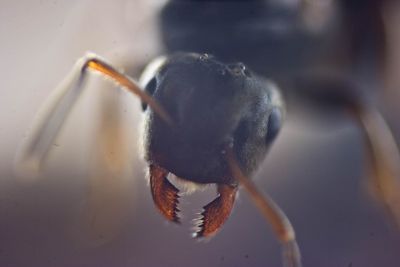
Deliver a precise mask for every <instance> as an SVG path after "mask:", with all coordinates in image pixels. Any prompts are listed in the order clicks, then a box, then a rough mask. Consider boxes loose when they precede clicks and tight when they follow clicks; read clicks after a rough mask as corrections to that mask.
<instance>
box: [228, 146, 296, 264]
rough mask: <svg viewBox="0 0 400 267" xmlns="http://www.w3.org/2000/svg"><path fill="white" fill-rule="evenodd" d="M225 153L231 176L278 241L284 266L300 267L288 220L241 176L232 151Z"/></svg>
mask: <svg viewBox="0 0 400 267" xmlns="http://www.w3.org/2000/svg"><path fill="white" fill-rule="evenodd" d="M226 151H227V153H226V155H227V161H228V164H229V167H230V168H231V172H232V175H233V176H234V178H235V179H236V180H237V181H238V182H239V183H240V185H242V186H243V188H244V189H245V190H246V191H247V193H248V194H249V195H250V198H251V200H252V201H253V203H254V204H255V205H256V207H257V208H258V209H259V211H260V212H261V214H262V215H263V216H264V217H265V219H266V221H267V222H268V223H269V224H270V225H271V226H272V229H273V230H274V232H275V234H276V236H277V239H278V240H279V241H280V243H281V246H282V252H283V262H284V266H285V267H300V266H301V256H300V250H299V247H298V245H297V242H296V237H295V233H294V229H293V226H292V225H291V223H290V221H289V219H288V218H287V217H286V215H285V213H283V211H282V210H281V209H280V208H279V207H278V206H277V205H276V204H275V202H274V201H273V200H272V199H271V198H270V197H269V196H267V195H265V194H263V193H261V192H260V191H259V190H258V189H257V187H256V185H255V184H254V183H253V182H252V181H251V180H250V179H248V178H247V177H246V176H245V175H244V174H243V172H242V170H241V169H240V167H239V164H238V163H237V160H236V158H235V155H234V153H233V151H232V149H231V148H230V147H227V148H226Z"/></svg>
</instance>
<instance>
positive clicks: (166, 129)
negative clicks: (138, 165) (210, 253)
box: [143, 53, 284, 236]
mask: <svg viewBox="0 0 400 267" xmlns="http://www.w3.org/2000/svg"><path fill="white" fill-rule="evenodd" d="M150 76H151V77H152V78H150V79H148V80H147V81H146V84H145V85H144V88H145V91H146V92H147V93H148V94H150V95H151V96H152V97H153V98H154V99H155V100H156V101H157V102H158V103H159V104H160V105H161V106H162V107H163V108H164V109H165V111H166V112H167V113H168V114H169V115H170V117H171V120H172V121H173V125H170V124H168V123H166V122H165V121H164V120H163V119H162V118H161V117H159V116H158V115H157V114H156V113H154V112H153V111H151V110H149V111H148V112H147V118H146V126H145V127H146V131H145V142H144V144H145V158H146V160H147V161H148V163H149V165H150V184H151V187H152V194H153V199H154V201H155V203H156V205H157V207H158V208H159V209H160V210H161V212H162V213H163V214H164V215H165V216H166V217H167V218H168V219H171V220H174V221H178V217H177V213H176V211H177V208H176V205H177V198H178V195H177V193H178V191H177V189H176V188H175V187H174V186H173V185H172V184H171V183H170V182H169V181H168V180H167V177H166V176H167V174H168V173H172V174H174V175H176V176H177V177H180V178H181V179H183V180H186V181H191V182H194V183H199V184H210V183H214V184H217V185H218V191H219V193H220V196H219V197H218V198H217V199H216V200H214V201H213V202H212V203H214V205H211V206H206V207H205V213H203V216H204V218H203V220H204V225H202V226H201V229H200V231H199V233H198V234H199V235H201V236H207V235H211V234H213V233H214V232H215V231H216V230H218V228H219V227H220V226H221V224H222V223H223V222H224V221H225V220H226V219H227V218H228V216H229V214H230V211H231V209H232V206H233V202H234V197H235V194H236V190H237V186H238V184H237V181H236V180H235V179H234V177H233V176H232V173H231V170H230V168H229V166H228V163H227V161H226V155H225V154H226V149H227V147H229V148H231V149H232V150H233V151H234V153H235V156H236V158H237V159H238V162H239V164H240V165H241V168H242V170H243V172H244V173H245V174H246V175H248V176H251V175H252V174H253V172H254V171H255V170H256V169H257V167H258V166H259V165H260V163H261V162H262V160H263V159H264V157H265V155H266V153H267V150H268V147H269V146H270V144H271V143H272V141H273V140H274V137H275V136H276V135H277V133H278V131H279V129H280V126H281V122H282V119H283V114H284V106H283V102H282V100H281V97H280V94H279V92H278V91H277V89H276V87H275V86H274V85H273V84H272V83H271V82H269V81H267V80H266V79H264V78H261V77H258V76H256V75H255V74H254V73H252V72H251V71H250V70H249V69H247V68H246V66H245V65H244V64H243V63H230V64H225V63H222V62H220V61H218V60H217V59H216V58H214V57H213V56H210V55H208V54H196V53H177V54H173V55H170V56H168V57H167V58H166V59H165V60H164V61H163V62H162V63H161V64H160V65H159V66H158V67H157V68H155V70H154V73H151V74H150ZM143 107H144V109H146V108H147V106H146V105H145V104H143ZM223 192H226V194H224V193H223ZM168 195H169V196H170V197H167V196H168ZM223 210H224V212H223ZM207 213H211V214H214V213H216V214H218V216H215V215H207Z"/></svg>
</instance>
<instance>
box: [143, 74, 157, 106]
mask: <svg viewBox="0 0 400 267" xmlns="http://www.w3.org/2000/svg"><path fill="white" fill-rule="evenodd" d="M156 89H157V79H156V77H155V76H154V77H153V78H151V80H150V81H149V82H148V83H147V85H146V87H145V88H144V91H145V92H146V93H148V94H149V95H151V96H152V95H153V94H154V92H155V91H156ZM146 108H147V104H146V103H145V102H143V101H142V110H143V111H145V110H146Z"/></svg>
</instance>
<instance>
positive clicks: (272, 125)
mask: <svg viewBox="0 0 400 267" xmlns="http://www.w3.org/2000/svg"><path fill="white" fill-rule="evenodd" d="M281 126H282V112H281V111H280V110H279V109H278V108H274V109H273V110H272V112H271V114H270V115H269V117H268V124H267V135H266V136H265V141H266V142H267V144H269V143H271V142H272V141H273V140H274V139H275V137H276V136H277V135H278V133H279V130H280V129H281Z"/></svg>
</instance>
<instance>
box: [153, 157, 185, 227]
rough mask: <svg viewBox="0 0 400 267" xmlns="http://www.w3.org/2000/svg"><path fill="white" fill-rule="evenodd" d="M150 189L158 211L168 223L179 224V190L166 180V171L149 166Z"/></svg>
mask: <svg viewBox="0 0 400 267" xmlns="http://www.w3.org/2000/svg"><path fill="white" fill-rule="evenodd" d="M149 170H150V187H151V194H152V196H153V201H154V204H155V205H156V207H157V208H158V210H159V211H160V212H161V214H162V215H164V217H165V218H167V219H168V220H169V221H172V222H176V223H179V217H178V214H177V213H178V212H179V209H178V208H177V206H178V203H179V201H178V199H179V195H178V193H179V190H178V189H177V188H176V187H175V186H173V185H172V184H171V183H170V181H168V179H167V175H168V171H167V170H165V169H163V168H161V167H159V166H156V165H150V166H149Z"/></svg>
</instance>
